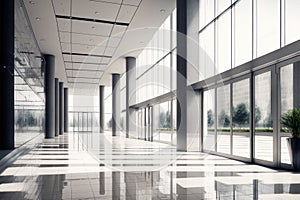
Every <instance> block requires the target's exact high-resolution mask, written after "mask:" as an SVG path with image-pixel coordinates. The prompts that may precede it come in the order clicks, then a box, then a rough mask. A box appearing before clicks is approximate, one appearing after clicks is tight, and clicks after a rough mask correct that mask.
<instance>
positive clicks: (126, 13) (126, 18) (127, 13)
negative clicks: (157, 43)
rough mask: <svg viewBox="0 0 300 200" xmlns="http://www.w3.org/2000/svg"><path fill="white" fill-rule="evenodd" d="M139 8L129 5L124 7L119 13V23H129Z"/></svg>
mask: <svg viewBox="0 0 300 200" xmlns="http://www.w3.org/2000/svg"><path fill="white" fill-rule="evenodd" d="M136 9H137V7H135V6H129V5H122V6H121V10H120V12H119V15H118V18H117V22H125V23H129V22H130V21H131V19H132V17H133V15H134V13H135V11H136Z"/></svg>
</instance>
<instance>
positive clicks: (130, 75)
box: [126, 57, 136, 138]
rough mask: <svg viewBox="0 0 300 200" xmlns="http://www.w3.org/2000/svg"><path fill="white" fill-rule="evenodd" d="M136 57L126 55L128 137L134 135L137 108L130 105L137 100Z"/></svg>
mask: <svg viewBox="0 0 300 200" xmlns="http://www.w3.org/2000/svg"><path fill="white" fill-rule="evenodd" d="M135 80H136V58H134V57H126V137H127V138H128V137H129V136H130V135H134V134H135V131H136V127H135V110H133V109H130V108H129V106H130V105H132V104H134V103H135V102H136V81H135Z"/></svg>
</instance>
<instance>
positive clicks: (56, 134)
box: [55, 78, 59, 136]
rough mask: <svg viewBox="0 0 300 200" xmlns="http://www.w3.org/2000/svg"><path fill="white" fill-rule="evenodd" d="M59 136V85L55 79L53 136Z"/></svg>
mask: <svg viewBox="0 0 300 200" xmlns="http://www.w3.org/2000/svg"><path fill="white" fill-rule="evenodd" d="M58 135H59V83H58V78H55V136H58Z"/></svg>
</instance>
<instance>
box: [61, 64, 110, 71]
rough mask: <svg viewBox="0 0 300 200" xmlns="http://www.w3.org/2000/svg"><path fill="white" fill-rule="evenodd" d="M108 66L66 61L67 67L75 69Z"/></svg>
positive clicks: (103, 68)
mask: <svg viewBox="0 0 300 200" xmlns="http://www.w3.org/2000/svg"><path fill="white" fill-rule="evenodd" d="M72 64H73V65H72ZM106 67H107V65H101V64H85V63H66V68H68V69H75V70H78V69H79V70H105V69H106Z"/></svg>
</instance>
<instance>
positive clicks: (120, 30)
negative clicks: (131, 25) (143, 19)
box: [111, 25, 127, 38]
mask: <svg viewBox="0 0 300 200" xmlns="http://www.w3.org/2000/svg"><path fill="white" fill-rule="evenodd" d="M126 29H127V27H126V26H119V25H114V27H113V30H112V32H111V36H112V37H118V38H121V37H122V36H123V34H124V33H125V31H126Z"/></svg>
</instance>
